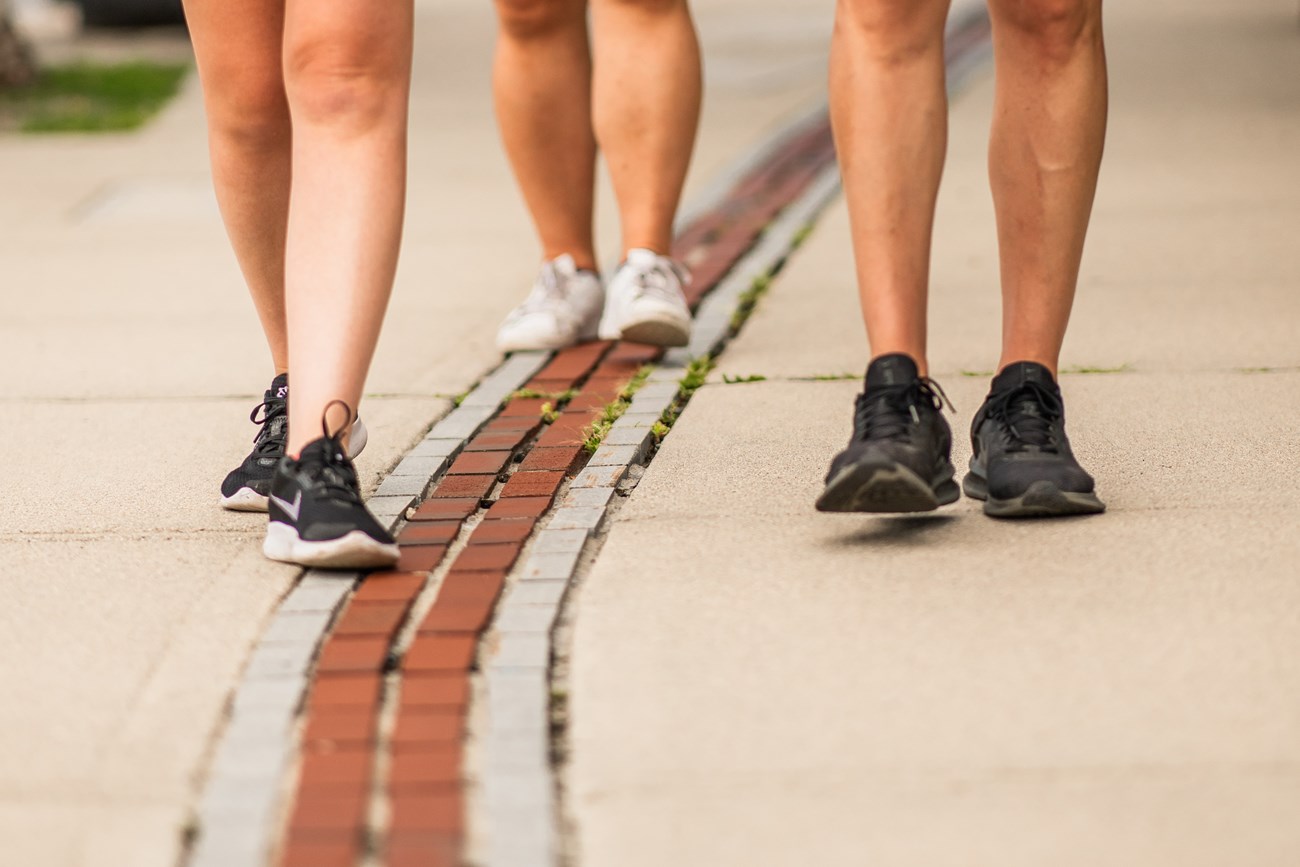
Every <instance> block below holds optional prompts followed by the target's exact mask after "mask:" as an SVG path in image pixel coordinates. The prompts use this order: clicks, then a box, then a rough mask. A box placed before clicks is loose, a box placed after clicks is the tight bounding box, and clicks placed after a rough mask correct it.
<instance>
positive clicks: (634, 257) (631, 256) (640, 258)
mask: <svg viewBox="0 0 1300 867" xmlns="http://www.w3.org/2000/svg"><path fill="white" fill-rule="evenodd" d="M623 261H625V262H626V263H627V264H629V265H631V266H633V267H635V268H652V267H654V264H655V263H656V262H658V261H659V254H658V253H656V252H655V251H654V250H647V249H645V248H644V247H634V248H633V249H631V250H628V251H627V258H626V259H624V260H623Z"/></svg>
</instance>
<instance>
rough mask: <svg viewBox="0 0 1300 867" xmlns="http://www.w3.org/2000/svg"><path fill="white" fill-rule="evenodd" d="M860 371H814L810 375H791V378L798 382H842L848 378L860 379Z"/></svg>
mask: <svg viewBox="0 0 1300 867" xmlns="http://www.w3.org/2000/svg"><path fill="white" fill-rule="evenodd" d="M861 378H862V374H860V373H814V374H813V375H812V376H793V377H791V379H795V380H799V381H800V382H843V381H845V380H850V379H855V380H856V379H861Z"/></svg>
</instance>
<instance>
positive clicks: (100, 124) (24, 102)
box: [0, 63, 188, 133]
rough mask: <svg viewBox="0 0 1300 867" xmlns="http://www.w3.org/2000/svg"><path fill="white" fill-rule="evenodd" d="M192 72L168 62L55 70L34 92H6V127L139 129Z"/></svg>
mask: <svg viewBox="0 0 1300 867" xmlns="http://www.w3.org/2000/svg"><path fill="white" fill-rule="evenodd" d="M187 69H188V67H187V66H186V65H184V64H166V63H123V64H116V65H102V64H90V63H77V64H72V65H67V66H53V67H49V68H46V69H44V70H42V71H41V75H40V77H39V78H38V79H37V81H36V83H35V84H33V85H31V86H30V87H24V88H18V89H16V90H11V91H6V92H4V93H0V128H9V129H18V130H20V131H22V132H25V133H59V132H120V131H124V130H132V129H136V128H138V127H139V126H140V125H142V124H143V123H144V122H145V121H147V120H148V119H149V118H150V117H152V116H153V115H154V114H155V113H157V112H158V110H159V109H161V108H162V107H163V106H164V105H166V103H167V100H169V99H171V98H172V97H173V96H175V95H176V91H177V90H178V89H179V88H180V83H181V79H182V78H184V77H185V73H186V71H187Z"/></svg>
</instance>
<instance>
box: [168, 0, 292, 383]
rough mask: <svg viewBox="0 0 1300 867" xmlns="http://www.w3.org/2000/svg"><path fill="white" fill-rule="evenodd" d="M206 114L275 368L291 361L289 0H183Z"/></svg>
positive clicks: (218, 183) (228, 217)
mask: <svg viewBox="0 0 1300 867" xmlns="http://www.w3.org/2000/svg"><path fill="white" fill-rule="evenodd" d="M185 15H186V17H187V18H188V19H189V22H190V32H191V36H192V38H193V41H194V51H195V55H196V57H197V59H198V67H199V77H200V79H201V80H202V82H203V97H204V103H205V105H206V107H207V114H208V144H209V149H210V151H211V155H212V179H213V184H214V186H215V188H216V193H217V201H218V203H219V204H220V206H221V215H222V217H223V219H224V221H225V224H226V232H227V234H228V235H229V236H230V243H231V246H232V247H233V248H234V250H235V257H236V259H238V261H239V266H240V269H241V270H242V271H243V274H244V280H245V282H247V284H248V289H249V292H250V293H251V295H252V296H253V306H254V307H256V308H257V314H258V317H259V318H260V319H261V322H262V330H263V331H264V332H265V333H266V342H267V344H268V345H269V347H270V350H271V361H272V364H273V365H274V367H275V372H276V373H277V374H279V373H284V372H285V371H286V370H288V369H289V349H288V340H287V338H286V332H285V320H284V235H285V226H286V224H287V222H288V215H289V182H290V168H289V166H290V150H291V147H292V141H291V139H292V136H291V135H290V125H289V104H288V102H287V101H286V100H285V94H284V79H283V74H282V72H281V62H280V46H281V42H282V40H283V32H284V3H283V2H282V0H281V2H276V0H186V2H185Z"/></svg>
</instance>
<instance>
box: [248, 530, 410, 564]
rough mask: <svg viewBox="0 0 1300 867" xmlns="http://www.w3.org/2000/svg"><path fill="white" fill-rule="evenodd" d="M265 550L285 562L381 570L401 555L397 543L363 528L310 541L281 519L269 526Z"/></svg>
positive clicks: (269, 554) (274, 558) (269, 556)
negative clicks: (378, 539) (377, 537)
mask: <svg viewBox="0 0 1300 867" xmlns="http://www.w3.org/2000/svg"><path fill="white" fill-rule="evenodd" d="M262 553H263V554H265V555H266V556H267V557H268V558H269V559H271V560H278V561H279V562H281V563H296V564H297V565H299V566H311V567H315V568H318V569H381V568H384V567H386V566H392V565H394V564H395V563H396V562H397V558H398V557H399V556H401V552H400V551H399V550H398V547H397V546H396V545H385V544H384V543H382V542H376V541H375V540H374V539H372V538H370V537H369V536H367V535H366V534H365V533H363V532H361V531H360V530H353V531H352V532H351V533H348V534H347V535H346V536H341V537H340V538H338V539H330V540H329V541H326V542H308V541H306V540H304V539H301V538H299V536H298V532H297V531H296V530H295V529H294V528H293V527H291V526H289V525H288V524H282V523H280V522H279V521H273V522H271V523H270V524H269V525H267V528H266V541H265V542H263V543H262Z"/></svg>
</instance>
